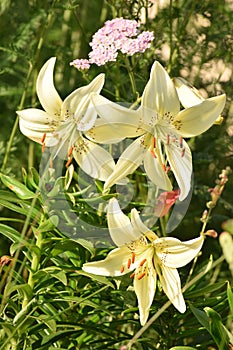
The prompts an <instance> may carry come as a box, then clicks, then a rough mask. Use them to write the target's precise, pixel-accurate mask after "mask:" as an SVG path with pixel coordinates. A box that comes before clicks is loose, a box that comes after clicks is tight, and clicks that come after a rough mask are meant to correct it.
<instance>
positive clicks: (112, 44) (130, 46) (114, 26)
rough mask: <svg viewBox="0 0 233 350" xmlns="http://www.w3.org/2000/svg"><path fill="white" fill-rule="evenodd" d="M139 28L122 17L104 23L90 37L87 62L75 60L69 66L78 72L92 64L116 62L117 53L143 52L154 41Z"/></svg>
mask: <svg viewBox="0 0 233 350" xmlns="http://www.w3.org/2000/svg"><path fill="white" fill-rule="evenodd" d="M139 27H140V23H139V22H137V21H135V20H130V19H124V18H122V17H121V18H115V19H113V20H109V21H106V22H105V24H104V26H103V27H102V28H100V29H99V30H98V31H97V32H96V33H95V34H94V35H93V36H92V41H91V42H90V46H91V48H92V51H91V52H90V53H89V55H88V56H89V60H88V59H76V60H74V61H72V62H71V63H70V65H72V66H74V67H76V68H77V69H79V70H82V69H89V68H90V65H91V64H93V63H94V64H96V65H97V66H102V65H104V64H105V63H107V62H114V61H116V59H117V55H118V52H119V51H120V52H122V53H124V54H127V55H130V56H132V55H134V54H135V53H142V52H144V51H145V50H146V49H147V48H149V47H150V45H151V42H152V41H153V40H154V34H153V32H149V31H143V32H142V33H140V32H139V29H138V28H139Z"/></svg>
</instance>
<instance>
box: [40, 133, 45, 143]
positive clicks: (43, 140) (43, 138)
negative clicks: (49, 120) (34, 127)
mask: <svg viewBox="0 0 233 350" xmlns="http://www.w3.org/2000/svg"><path fill="white" fill-rule="evenodd" d="M45 138H46V133H44V135H43V136H42V139H41V143H42V144H43V143H44V142H45Z"/></svg>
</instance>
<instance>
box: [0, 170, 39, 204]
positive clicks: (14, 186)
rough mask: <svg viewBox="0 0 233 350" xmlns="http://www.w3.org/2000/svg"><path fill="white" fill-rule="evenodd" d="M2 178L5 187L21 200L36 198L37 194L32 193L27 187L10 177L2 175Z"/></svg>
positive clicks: (0, 175)
mask: <svg viewBox="0 0 233 350" xmlns="http://www.w3.org/2000/svg"><path fill="white" fill-rule="evenodd" d="M0 178H1V180H2V182H3V183H4V185H5V186H7V187H8V188H9V189H10V190H11V191H13V192H14V193H15V194H16V195H17V196H18V197H19V198H21V199H32V198H34V197H35V193H33V192H32V191H30V190H29V189H28V188H27V187H26V186H25V185H23V184H22V183H21V182H19V181H18V180H16V179H15V178H11V177H10V176H7V175H4V174H0Z"/></svg>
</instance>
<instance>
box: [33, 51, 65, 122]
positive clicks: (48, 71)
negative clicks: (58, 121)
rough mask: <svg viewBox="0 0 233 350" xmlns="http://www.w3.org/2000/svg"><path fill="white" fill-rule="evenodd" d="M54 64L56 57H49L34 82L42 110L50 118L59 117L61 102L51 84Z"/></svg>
mask: <svg viewBox="0 0 233 350" xmlns="http://www.w3.org/2000/svg"><path fill="white" fill-rule="evenodd" d="M55 62H56V57H51V58H50V59H49V60H48V61H47V62H46V63H45V64H44V65H43V67H42V68H41V70H40V72H39V74H38V78H37V81H36V92H37V95H38V98H39V100H40V103H41V106H42V107H43V108H44V110H45V111H46V112H47V113H48V114H50V115H52V116H59V115H60V112H61V106H62V100H61V98H60V96H59V94H58V92H57V90H56V88H55V86H54V82H53V70H54V65H55Z"/></svg>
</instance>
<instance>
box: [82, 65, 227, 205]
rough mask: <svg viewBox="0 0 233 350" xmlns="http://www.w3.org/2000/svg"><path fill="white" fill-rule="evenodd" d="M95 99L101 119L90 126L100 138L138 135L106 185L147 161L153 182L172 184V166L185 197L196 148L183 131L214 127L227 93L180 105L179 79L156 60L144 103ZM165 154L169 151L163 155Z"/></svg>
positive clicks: (193, 132) (168, 188)
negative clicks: (176, 81)
mask: <svg viewBox="0 0 233 350" xmlns="http://www.w3.org/2000/svg"><path fill="white" fill-rule="evenodd" d="M91 99H92V102H93V104H94V106H95V108H96V111H97V112H98V114H99V116H100V119H99V120H98V123H97V125H96V126H94V127H93V128H92V129H91V130H90V131H91V133H90V132H89V133H88V135H89V137H92V136H93V139H94V140H96V141H97V142H103V143H106V142H117V141H119V140H120V139H122V135H123V137H135V136H139V137H138V138H137V139H136V140H135V141H134V142H133V143H132V144H131V145H130V146H129V147H128V148H127V149H126V150H125V151H124V152H123V153H122V155H121V156H120V158H119V160H118V162H117V164H116V167H115V169H114V171H113V173H112V174H111V175H110V176H109V178H108V179H107V181H106V183H105V189H108V188H109V187H111V186H112V185H114V184H115V183H116V182H117V181H119V180H120V179H122V178H124V177H125V176H127V175H129V174H131V173H133V172H134V170H135V169H136V168H137V167H138V166H140V165H141V164H142V163H144V168H145V171H146V173H147V175H148V177H149V178H150V180H151V181H152V182H154V183H155V184H156V185H157V186H158V187H159V188H160V189H163V190H165V191H171V190H172V184H171V182H170V179H169V178H168V175H167V171H168V169H170V168H171V170H172V171H173V173H174V176H175V178H176V181H177V183H178V185H179V188H180V200H183V199H184V198H186V196H187V195H188V193H189V191H190V186H191V185H190V184H191V174H192V157H191V151H190V149H189V146H188V145H187V143H186V142H185V141H184V140H183V137H192V136H196V135H199V134H201V133H203V132H204V131H206V130H207V129H209V128H210V126H211V125H212V124H213V123H214V121H215V120H216V118H217V116H218V115H219V114H220V113H221V111H222V110H223V108H224V105H225V100H226V97H225V95H221V96H216V97H213V98H209V99H207V100H204V101H201V102H200V103H199V104H196V105H192V106H191V107H190V108H185V109H183V110H181V111H180V101H179V98H178V95H177V92H176V88H175V86H174V83H173V82H172V80H171V79H170V77H169V75H168V73H167V72H166V70H165V69H164V68H163V67H162V66H161V65H160V63H159V62H155V63H154V64H153V66H152V69H151V74H150V79H149V81H148V83H147V85H146V87H145V89H144V92H143V95H142V100H141V106H140V107H139V108H138V109H137V110H136V111H133V110H130V109H127V108H124V107H122V106H119V105H118V104H116V103H113V102H110V101H108V100H107V99H106V98H104V97H102V96H100V95H97V94H93V95H92V96H91ZM164 154H165V156H164Z"/></svg>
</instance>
